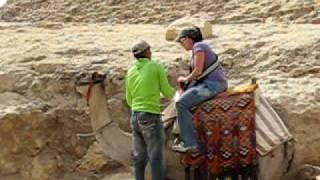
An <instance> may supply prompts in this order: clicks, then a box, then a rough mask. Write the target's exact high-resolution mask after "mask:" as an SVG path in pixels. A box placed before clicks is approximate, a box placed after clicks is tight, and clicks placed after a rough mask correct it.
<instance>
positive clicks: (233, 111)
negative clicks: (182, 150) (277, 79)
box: [182, 93, 257, 177]
mask: <svg viewBox="0 0 320 180" xmlns="http://www.w3.org/2000/svg"><path fill="white" fill-rule="evenodd" d="M193 122H194V125H195V128H196V130H197V135H198V140H199V143H200V149H201V153H200V154H193V155H192V154H185V155H184V156H183V159H182V163H183V164H184V165H185V166H193V167H201V168H206V169H207V170H208V171H209V172H210V173H212V174H213V175H214V176H217V177H219V176H226V175H227V176H228V174H235V173H236V174H241V173H246V174H248V173H250V174H252V173H255V170H256V165H257V152H256V137H255V103H254V93H242V94H238V95H233V96H226V95H225V96H219V97H216V98H214V99H213V100H209V101H207V102H205V103H203V104H202V105H201V106H199V107H198V108H197V109H196V111H195V112H194V115H193Z"/></svg>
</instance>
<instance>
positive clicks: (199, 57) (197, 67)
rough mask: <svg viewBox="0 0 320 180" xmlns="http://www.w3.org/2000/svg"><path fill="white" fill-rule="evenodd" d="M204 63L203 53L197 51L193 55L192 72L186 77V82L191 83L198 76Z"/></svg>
mask: <svg viewBox="0 0 320 180" xmlns="http://www.w3.org/2000/svg"><path fill="white" fill-rule="evenodd" d="M204 62H205V54H204V52H203V51H197V52H196V53H195V55H194V69H193V71H192V72H191V73H190V74H189V75H188V76H187V77H186V80H187V81H191V80H193V79H196V78H197V77H198V76H200V75H201V74H202V72H203V69H204Z"/></svg>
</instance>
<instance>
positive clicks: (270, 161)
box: [75, 73, 293, 180]
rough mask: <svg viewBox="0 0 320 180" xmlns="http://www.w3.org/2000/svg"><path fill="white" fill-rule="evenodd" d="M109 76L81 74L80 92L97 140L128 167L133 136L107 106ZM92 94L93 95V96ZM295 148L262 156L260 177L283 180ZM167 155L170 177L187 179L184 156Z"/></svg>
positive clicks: (115, 158) (77, 81) (106, 151)
mask: <svg viewBox="0 0 320 180" xmlns="http://www.w3.org/2000/svg"><path fill="white" fill-rule="evenodd" d="M104 80H105V75H100V74H98V73H94V74H92V75H83V74H82V75H81V76H78V77H77V78H76V82H75V85H76V91H77V92H78V93H80V94H81V95H82V96H84V97H87V102H88V106H89V116H90V120H91V124H92V128H93V131H94V133H95V137H96V140H97V141H98V143H99V145H100V146H101V148H102V149H103V151H104V152H105V153H106V154H107V155H108V156H110V157H111V158H113V159H114V160H116V161H118V162H120V163H121V164H123V165H124V166H125V167H128V168H130V167H131V166H132V146H131V144H132V139H131V136H130V134H129V133H126V132H124V131H123V130H121V129H120V128H119V126H118V124H117V123H116V122H115V121H113V118H116V117H113V118H111V113H112V112H110V111H109V110H108V107H107V98H106V94H105V82H104ZM89 97H90V98H89ZM170 131H172V129H168V130H167V139H170V138H171V135H170V134H171V133H170ZM292 149H293V148H292V147H286V146H285V145H280V146H279V147H277V148H276V149H275V150H273V152H272V153H271V155H266V156H263V157H262V156H260V157H259V178H260V179H261V180H280V179H281V177H282V176H283V175H284V174H285V173H286V172H287V170H288V164H290V162H289V161H290V160H291V159H290V158H288V156H289V155H287V153H284V152H285V151H287V150H290V152H292V151H291V150H292ZM166 157H167V179H171V180H181V179H185V177H184V176H185V174H184V167H183V166H182V165H181V164H180V158H181V157H180V155H179V154H178V153H175V152H173V151H172V150H170V148H169V147H167V148H166Z"/></svg>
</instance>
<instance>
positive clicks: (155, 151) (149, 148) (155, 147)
mask: <svg viewBox="0 0 320 180" xmlns="http://www.w3.org/2000/svg"><path fill="white" fill-rule="evenodd" d="M131 128H132V130H133V146H134V177H135V180H144V179H145V178H144V173H145V168H146V165H147V163H148V161H150V165H151V174H152V180H164V179H165V160H164V147H165V133H164V128H163V125H162V122H161V117H160V115H159V114H151V113H146V112H132V114H131Z"/></svg>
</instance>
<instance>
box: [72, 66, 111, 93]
mask: <svg viewBox="0 0 320 180" xmlns="http://www.w3.org/2000/svg"><path fill="white" fill-rule="evenodd" d="M105 79H106V75H105V74H102V73H98V72H93V73H81V74H79V75H77V76H76V78H75V91H76V92H77V93H80V94H81V96H83V97H86V98H88V96H89V95H90V88H91V87H92V86H93V85H96V84H104V82H105Z"/></svg>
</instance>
